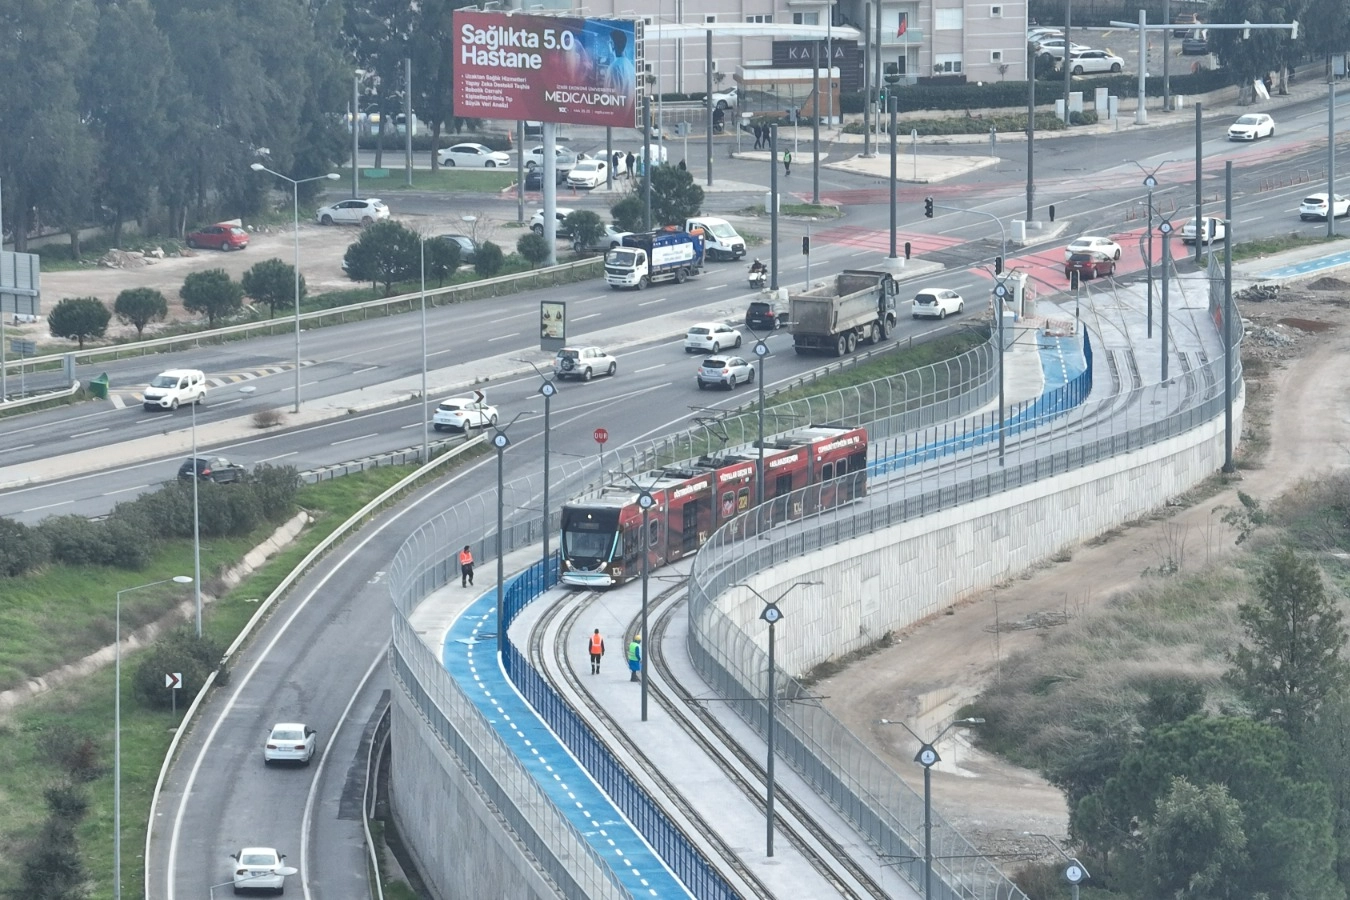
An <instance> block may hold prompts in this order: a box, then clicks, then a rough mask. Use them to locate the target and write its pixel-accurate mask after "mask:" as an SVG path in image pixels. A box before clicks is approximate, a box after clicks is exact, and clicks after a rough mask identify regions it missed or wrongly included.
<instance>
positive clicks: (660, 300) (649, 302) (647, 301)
mask: <svg viewBox="0 0 1350 900" xmlns="http://www.w3.org/2000/svg"><path fill="white" fill-rule="evenodd" d="M665 299H666V298H665V297H657V298H656V299H655V300H644V301H642V302H641V303H639V304H638V306H651V305H652V304H653V303H661V302H663V301H664V300H665Z"/></svg>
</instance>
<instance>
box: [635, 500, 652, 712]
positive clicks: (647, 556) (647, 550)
mask: <svg viewBox="0 0 1350 900" xmlns="http://www.w3.org/2000/svg"><path fill="white" fill-rule="evenodd" d="M655 505H656V498H655V497H653V496H652V494H651V491H648V490H643V491H642V492H641V493H640V494H638V506H639V507H641V508H642V637H643V639H644V640H645V641H647V648H648V650H647V653H648V654H650V653H651V646H652V638H651V635H649V634H648V633H647V573H648V571H649V570H650V569H651V540H650V538H649V534H650V532H648V530H647V516H648V513H650V511H651V508H652V507H653V506H655ZM648 668H650V667H649V666H648V665H647V660H646V659H643V660H642V721H644V722H645V721H647V669H648Z"/></svg>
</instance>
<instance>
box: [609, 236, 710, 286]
mask: <svg viewBox="0 0 1350 900" xmlns="http://www.w3.org/2000/svg"><path fill="white" fill-rule="evenodd" d="M702 269H703V239H702V238H701V237H698V236H697V235H693V234H690V233H689V232H687V231H680V230H678V229H672V230H662V231H644V232H641V233H638V234H628V235H624V237H623V243H622V245H621V246H618V247H615V248H613V249H612V250H610V251H609V252H608V253H606V254H605V281H606V282H607V283H608V284H609V286H610V287H611V288H613V289H615V290H617V289H619V288H637V289H638V290H642V289H644V288H645V287H647V285H649V284H652V283H654V282H658V281H675V282H678V283H680V284H683V283H684V282H685V280H686V279H688V278H689V277H690V276H691V275H697V274H698V273H699V272H700V271H702Z"/></svg>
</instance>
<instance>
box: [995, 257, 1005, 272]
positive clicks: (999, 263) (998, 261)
mask: <svg viewBox="0 0 1350 900" xmlns="http://www.w3.org/2000/svg"><path fill="white" fill-rule="evenodd" d="M994 274H995V275H1002V274H1003V257H1001V256H995V257H994Z"/></svg>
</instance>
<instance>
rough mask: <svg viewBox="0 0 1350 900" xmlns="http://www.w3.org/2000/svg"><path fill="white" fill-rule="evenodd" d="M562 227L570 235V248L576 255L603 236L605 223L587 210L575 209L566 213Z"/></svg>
mask: <svg viewBox="0 0 1350 900" xmlns="http://www.w3.org/2000/svg"><path fill="white" fill-rule="evenodd" d="M563 227H564V228H566V229H567V231H568V233H569V234H571V235H572V247H573V249H575V250H576V251H577V252H578V253H580V252H582V251H583V250H585V248H587V247H590V246H592V245H594V244H595V243H596V242H597V241H599V240H600V239H601V238H602V237H604V236H605V223H604V222H603V221H602V220H601V218H600V217H599V216H598V215H596V214H595V213H593V212H591V211H590V210H589V209H577V210H573V211H572V212H570V213H568V214H567V218H566V219H563ZM625 230H630V229H625Z"/></svg>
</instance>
